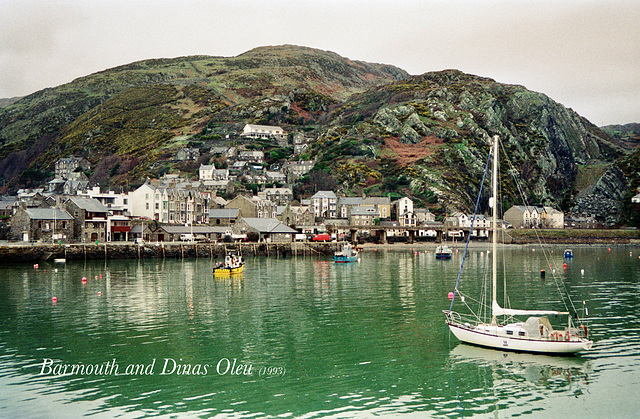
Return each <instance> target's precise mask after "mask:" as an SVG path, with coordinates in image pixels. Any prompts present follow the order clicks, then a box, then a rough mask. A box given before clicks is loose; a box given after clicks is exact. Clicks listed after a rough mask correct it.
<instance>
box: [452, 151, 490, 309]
mask: <svg viewBox="0 0 640 419" xmlns="http://www.w3.org/2000/svg"><path fill="white" fill-rule="evenodd" d="M491 154H492V152H491V150H489V155H488V156H487V163H486V165H485V166H484V173H483V175H482V181H481V182H480V190H479V191H478V199H477V200H476V208H475V209H474V211H473V217H472V218H471V228H470V229H469V235H468V236H467V244H466V245H465V246H464V253H463V254H462V262H461V263H460V270H459V271H458V278H457V279H456V287H455V288H454V290H453V298H452V299H451V305H450V306H449V311H451V310H453V302H454V301H455V300H456V293H457V292H458V285H460V276H461V275H462V267H463V266H464V261H465V259H466V258H467V251H468V249H469V241H471V232H472V231H473V225H474V223H475V221H476V216H477V214H478V207H479V206H480V198H481V196H482V189H483V188H484V180H485V178H486V177H487V172H488V171H489V162H490V161H491ZM493 205H494V206H495V202H494V203H493Z"/></svg>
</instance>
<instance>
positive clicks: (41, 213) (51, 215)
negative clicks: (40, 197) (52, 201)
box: [25, 208, 73, 220]
mask: <svg viewBox="0 0 640 419" xmlns="http://www.w3.org/2000/svg"><path fill="white" fill-rule="evenodd" d="M25 212H26V213H27V215H28V216H29V218H31V219H32V220H73V217H72V216H71V215H69V213H68V212H67V211H65V210H63V209H60V208H27V209H26V210H25Z"/></svg>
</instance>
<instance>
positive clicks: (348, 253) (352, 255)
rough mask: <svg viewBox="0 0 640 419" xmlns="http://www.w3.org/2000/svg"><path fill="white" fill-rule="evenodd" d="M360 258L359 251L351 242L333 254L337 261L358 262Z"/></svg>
mask: <svg viewBox="0 0 640 419" xmlns="http://www.w3.org/2000/svg"><path fill="white" fill-rule="evenodd" d="M359 260H360V258H359V253H358V251H357V250H355V249H354V248H353V246H351V244H350V243H347V244H345V245H344V246H342V250H341V251H339V252H336V253H335V254H334V255H333V261H334V262H335V263H348V262H358V261H359Z"/></svg>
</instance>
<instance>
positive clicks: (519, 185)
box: [501, 144, 577, 313]
mask: <svg viewBox="0 0 640 419" xmlns="http://www.w3.org/2000/svg"><path fill="white" fill-rule="evenodd" d="M501 146H502V151H503V152H502V154H503V155H504V156H505V158H506V160H507V162H508V163H509V167H510V170H509V171H510V172H511V177H512V179H513V181H514V183H515V185H516V188H517V190H518V193H519V194H520V199H522V202H523V203H524V204H525V206H527V207H528V206H529V202H528V200H527V198H526V196H525V194H524V189H523V187H522V182H520V181H519V180H518V178H517V177H516V176H515V175H514V173H518V174H519V172H518V169H516V168H515V166H514V164H513V162H512V161H511V159H510V158H509V155H508V154H507V153H506V150H505V148H504V144H501ZM533 231H534V233H535V236H536V239H537V240H538V243H540V248H541V249H542V254H543V256H544V258H545V262H546V263H547V265H549V266H552V263H551V259H550V256H549V252H548V250H547V248H546V247H545V243H544V241H543V240H542V237H541V235H540V233H539V232H538V230H537V229H535V228H534V229H533ZM552 277H553V282H554V284H555V286H556V288H557V289H558V293H559V294H560V298H561V300H562V304H563V305H564V307H565V309H566V310H567V311H569V306H568V305H567V301H569V305H571V308H573V311H574V312H576V313H577V310H576V307H575V305H574V303H573V300H572V299H571V296H570V295H569V290H568V289H567V286H566V284H565V283H564V282H562V281H559V280H558V276H557V275H556V274H555V273H554V272H552ZM561 284H562V288H561V286H560V285H561ZM563 289H564V292H563ZM565 294H566V300H567V301H566V300H565Z"/></svg>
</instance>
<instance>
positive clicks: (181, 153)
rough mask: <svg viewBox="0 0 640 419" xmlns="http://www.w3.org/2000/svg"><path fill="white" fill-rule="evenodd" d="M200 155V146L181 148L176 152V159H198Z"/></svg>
mask: <svg viewBox="0 0 640 419" xmlns="http://www.w3.org/2000/svg"><path fill="white" fill-rule="evenodd" d="M198 157H200V149H199V148H188V147H185V148H181V149H180V150H178V152H177V153H176V160H180V161H187V160H198Z"/></svg>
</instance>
